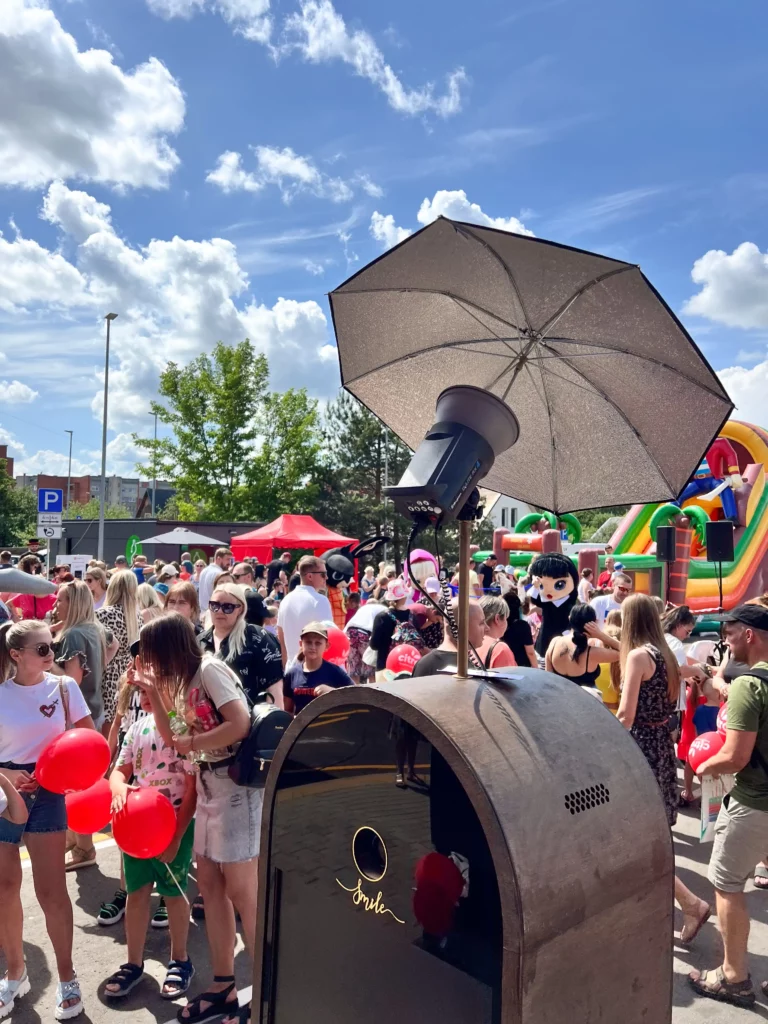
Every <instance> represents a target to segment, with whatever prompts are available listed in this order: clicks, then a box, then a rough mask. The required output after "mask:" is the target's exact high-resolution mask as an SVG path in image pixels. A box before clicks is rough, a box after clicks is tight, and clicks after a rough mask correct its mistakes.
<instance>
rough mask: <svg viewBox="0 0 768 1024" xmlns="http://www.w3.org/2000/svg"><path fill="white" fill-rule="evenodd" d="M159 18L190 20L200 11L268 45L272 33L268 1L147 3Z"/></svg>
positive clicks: (154, 0)
mask: <svg viewBox="0 0 768 1024" xmlns="http://www.w3.org/2000/svg"><path fill="white" fill-rule="evenodd" d="M147 6H148V7H149V9H150V10H151V11H152V12H153V13H154V14H159V15H160V17H161V18H168V19H170V18H185V19H189V18H191V17H193V16H194V15H195V14H198V13H199V12H200V11H204V10H206V9H207V10H211V11H216V12H218V13H219V14H220V15H221V16H222V18H223V19H224V20H225V21H226V22H227V24H228V25H231V26H232V28H233V30H234V31H235V32H237V34H238V35H241V36H244V37H245V38H246V39H250V40H252V41H253V42H255V43H267V42H269V37H270V35H271V32H272V20H271V18H270V17H269V0H210V2H209V0H147Z"/></svg>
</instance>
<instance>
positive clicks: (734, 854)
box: [707, 796, 768, 892]
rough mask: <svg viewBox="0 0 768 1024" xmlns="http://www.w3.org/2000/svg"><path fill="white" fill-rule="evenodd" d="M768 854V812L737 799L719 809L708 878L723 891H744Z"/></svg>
mask: <svg viewBox="0 0 768 1024" xmlns="http://www.w3.org/2000/svg"><path fill="white" fill-rule="evenodd" d="M766 856H768V812H766V811H756V810H754V808H752V807H746V806H745V805H744V804H740V803H739V802H738V800H734V799H733V796H731V797H730V799H729V800H728V806H727V807H726V805H725V804H723V806H722V807H721V808H720V813H719V814H718V816H717V821H716V822H715V843H714V846H713V847H712V856H711V858H710V861H709V871H708V872H707V877H708V878H709V880H710V882H711V883H712V885H714V887H715V888H716V889H719V890H720V892H743V891H744V886H745V885H746V883H747V879H748V878H750V877H751V875H752V872H753V871H754V869H755V865H756V864H757V863H759V862H760V861H761V860H763V858H764V857H766Z"/></svg>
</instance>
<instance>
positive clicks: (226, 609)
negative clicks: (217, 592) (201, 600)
mask: <svg viewBox="0 0 768 1024" xmlns="http://www.w3.org/2000/svg"><path fill="white" fill-rule="evenodd" d="M240 607H241V606H240V605H239V604H232V603H231V602H230V601H209V602H208V608H209V610H210V611H212V612H223V613H224V615H231V614H232V612H234V611H237V609H238V608H240Z"/></svg>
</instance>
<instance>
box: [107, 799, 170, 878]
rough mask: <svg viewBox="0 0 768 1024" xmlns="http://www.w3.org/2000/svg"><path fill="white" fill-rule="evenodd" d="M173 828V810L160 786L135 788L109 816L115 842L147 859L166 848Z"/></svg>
mask: <svg viewBox="0 0 768 1024" xmlns="http://www.w3.org/2000/svg"><path fill="white" fill-rule="evenodd" d="M175 832H176V812H175V811H174V809H173V805H172V804H171V801H170V800H169V799H168V797H167V796H165V795H164V794H163V793H161V792H160V790H159V789H152V788H150V787H148V788H147V789H134V790H131V792H130V793H129V794H128V799H127V800H126V802H125V807H124V808H123V809H122V811H120V813H119V814H116V815H115V816H114V818H113V819H112V835H113V836H114V838H115V842H116V843H117V845H118V846H119V847H120V849H121V850H122V851H123V853H127V854H129V855H130V856H131V857H138V858H140V859H142V860H146V859H148V858H149V857H159V856H160V854H161V853H163V852H164V851H165V850H167V849H168V846H169V845H170V842H171V840H172V839H173V837H174V834H175Z"/></svg>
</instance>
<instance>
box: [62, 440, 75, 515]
mask: <svg viewBox="0 0 768 1024" xmlns="http://www.w3.org/2000/svg"><path fill="white" fill-rule="evenodd" d="M64 433H65V434H69V464H68V465H67V511H69V503H70V501H71V500H72V433H73V431H71V430H65V431H64Z"/></svg>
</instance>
